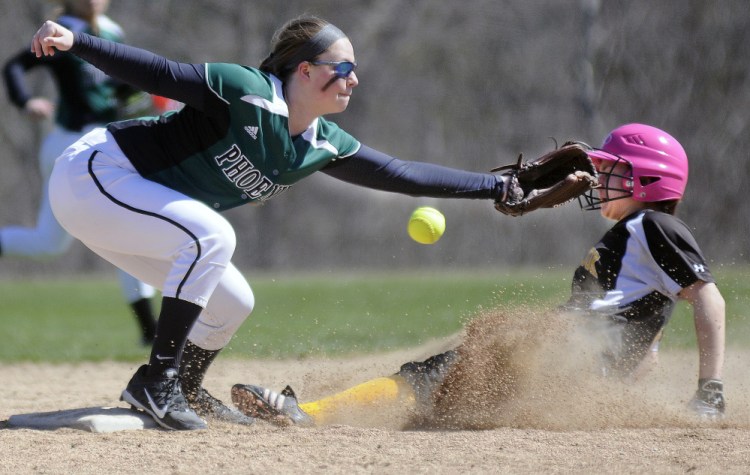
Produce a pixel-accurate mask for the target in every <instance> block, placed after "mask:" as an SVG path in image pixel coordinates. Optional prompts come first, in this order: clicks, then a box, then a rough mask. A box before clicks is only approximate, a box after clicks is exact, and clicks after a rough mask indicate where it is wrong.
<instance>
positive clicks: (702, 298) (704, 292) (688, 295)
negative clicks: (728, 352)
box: [680, 281, 726, 379]
mask: <svg viewBox="0 0 750 475" xmlns="http://www.w3.org/2000/svg"><path fill="white" fill-rule="evenodd" d="M680 297H682V298H684V299H685V300H687V301H688V302H690V304H691V305H692V307H693V318H694V320H695V333H696V337H697V340H698V350H699V352H700V376H699V377H700V378H711V379H721V376H722V369H723V368H722V367H723V364H724V346H725V342H724V340H725V328H726V324H725V304H724V298H723V297H722V296H721V293H720V292H719V288H718V287H716V284H709V283H706V282H700V281H699V282H696V283H694V284H693V285H691V286H690V287H687V288H685V289H683V290H682V292H680Z"/></svg>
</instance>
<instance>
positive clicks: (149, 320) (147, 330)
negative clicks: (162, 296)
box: [117, 269, 156, 345]
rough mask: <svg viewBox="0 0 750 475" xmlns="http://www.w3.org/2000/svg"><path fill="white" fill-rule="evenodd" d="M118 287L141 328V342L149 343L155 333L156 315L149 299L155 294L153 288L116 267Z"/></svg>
mask: <svg viewBox="0 0 750 475" xmlns="http://www.w3.org/2000/svg"><path fill="white" fill-rule="evenodd" d="M117 275H118V278H119V280H120V288H121V289H122V294H123V297H124V298H125V301H126V302H127V303H128V305H129V306H130V309H131V310H132V311H133V314H134V315H135V318H136V321H137V322H138V328H139V329H140V330H141V342H142V343H143V344H144V345H150V344H151V343H152V342H153V341H154V334H155V333H156V317H155V316H154V311H153V306H152V305H151V299H152V298H153V296H154V295H155V294H156V291H155V290H154V288H153V287H152V286H150V285H148V284H145V283H143V282H141V281H140V280H138V279H136V278H135V277H133V276H132V275H130V274H128V273H127V272H125V271H123V270H121V269H118V270H117Z"/></svg>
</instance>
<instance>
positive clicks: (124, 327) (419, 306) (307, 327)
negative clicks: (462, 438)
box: [0, 268, 750, 362]
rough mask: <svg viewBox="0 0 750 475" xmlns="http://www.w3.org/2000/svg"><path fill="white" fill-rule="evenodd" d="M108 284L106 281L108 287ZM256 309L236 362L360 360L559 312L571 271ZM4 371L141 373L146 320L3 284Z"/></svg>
mask: <svg viewBox="0 0 750 475" xmlns="http://www.w3.org/2000/svg"><path fill="white" fill-rule="evenodd" d="M717 275H718V278H719V284H720V288H721V290H722V292H723V294H724V297H725V299H726V301H727V308H728V312H727V315H728V328H729V330H728V332H727V335H728V341H729V343H730V344H736V345H746V344H747V342H748V341H750V322H748V319H747V315H746V314H745V313H744V312H745V309H746V308H748V303H749V301H750V280H749V279H748V278H747V277H748V276H749V275H750V270H746V269H738V268H726V269H719V271H718V272H717ZM97 277H99V276H97ZM250 280H251V284H252V286H253V289H254V291H255V296H256V308H255V312H254V313H253V315H252V316H251V317H250V318H249V319H248V320H247V321H246V322H245V323H244V324H243V326H242V327H241V328H240V330H239V331H238V332H237V334H236V336H235V338H234V339H233V340H232V342H231V343H230V345H229V347H228V349H227V354H231V355H233V356H235V357H253V358H288V357H303V358H304V357H310V356H314V355H320V354H326V355H333V356H335V355H348V354H354V353H369V352H373V351H384V350H392V349H397V348H403V347H408V346H413V345H418V344H420V343H423V342H425V341H428V340H430V339H433V338H439V337H444V336H447V335H450V334H453V333H455V332H456V331H458V330H459V329H460V328H461V327H462V326H463V325H464V324H465V323H466V321H467V319H469V318H471V317H472V316H473V315H476V314H477V313H478V312H479V311H481V309H486V308H491V307H494V306H496V305H499V304H503V305H505V304H511V305H516V304H523V305H528V306H534V307H541V308H551V307H553V306H555V305H557V304H559V303H562V302H564V301H565V300H566V298H567V295H568V292H569V286H570V284H569V280H570V271H568V270H561V269H557V268H555V269H540V270H519V271H513V272H508V273H503V274H490V273H460V272H450V271H441V270H434V271H429V272H424V273H422V274H404V273H395V274H366V275H365V274H348V273H325V274H313V275H301V276H294V277H291V276H279V277H276V278H273V277H261V278H251V279H250ZM0 298H1V299H2V301H3V302H4V305H3V307H2V311H0V334H2V335H3V340H4V343H3V344H2V345H0V361H6V362H8V361H50V362H77V361H100V360H120V361H139V360H143V359H144V358H145V357H146V356H147V355H148V349H147V348H143V347H141V346H140V345H139V344H138V332H137V329H136V325H135V320H134V318H133V317H132V316H131V315H130V313H129V309H128V308H127V307H126V306H125V304H124V303H123V301H122V298H121V297H120V291H119V287H118V285H117V283H116V281H115V279H114V278H113V277H112V278H110V277H104V278H71V279H54V280H42V279H36V280H29V281H11V280H5V281H0ZM691 315H692V314H691V311H690V308H689V307H688V306H687V305H685V304H680V305H679V306H678V309H677V311H676V312H675V315H674V317H673V320H672V322H670V324H669V326H668V327H667V332H666V336H665V340H664V345H663V348H665V349H668V348H675V347H688V346H694V345H695V336H694V330H693V324H692V316H691Z"/></svg>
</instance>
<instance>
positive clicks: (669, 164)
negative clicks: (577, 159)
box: [589, 124, 688, 202]
mask: <svg viewBox="0 0 750 475" xmlns="http://www.w3.org/2000/svg"><path fill="white" fill-rule="evenodd" d="M589 156H590V157H591V158H592V159H593V160H594V162H595V163H596V162H597V161H598V160H606V161H610V162H614V161H619V160H624V161H626V162H628V163H629V164H630V166H631V168H632V173H633V177H632V180H626V181H625V183H624V184H625V188H627V189H629V190H631V191H632V198H633V199H634V200H636V201H643V202H655V201H668V200H679V199H680V198H682V195H683V194H684V193H685V187H686V186H687V180H688V159H687V154H686V153H685V149H683V148H682V145H680V142H678V141H677V139H675V138H674V137H672V136H671V135H669V134H668V133H666V132H664V131H663V130H661V129H657V128H656V127H652V126H650V125H644V124H627V125H622V126H620V127H617V128H616V129H614V130H613V131H612V132H610V133H609V135H608V136H607V138H606V139H604V144H603V145H602V147H601V149H595V150H592V151H591V152H589Z"/></svg>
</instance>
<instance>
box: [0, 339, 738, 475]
mask: <svg viewBox="0 0 750 475" xmlns="http://www.w3.org/2000/svg"><path fill="white" fill-rule="evenodd" d="M441 344H443V343H441ZM435 349H436V345H427V346H425V347H423V348H419V349H416V350H411V351H403V352H396V353H389V354H385V355H378V356H372V357H366V358H356V359H348V360H341V361H338V360H334V361H332V360H305V361H288V362H279V361H238V360H231V359H219V360H218V361H217V362H216V363H215V367H214V368H212V372H211V373H209V377H208V380H207V381H206V386H207V388H208V389H209V390H210V391H212V392H213V393H215V394H216V395H217V396H221V397H224V398H226V399H228V392H229V388H230V386H231V385H232V384H233V383H236V382H257V383H261V384H265V385H271V386H273V387H276V388H279V389H280V388H281V387H283V385H284V384H286V383H293V385H294V386H295V389H296V390H297V392H298V394H299V395H300V398H301V399H304V400H309V399H311V398H314V397H318V396H322V395H325V394H328V393H330V392H331V391H334V390H337V389H342V388H344V387H347V386H348V385H350V384H353V383H356V382H360V381H363V380H365V379H367V378H369V377H373V376H379V375H383V374H389V373H390V372H393V371H394V370H395V369H396V368H398V365H399V364H400V363H402V362H404V361H407V360H409V359H413V358H420V357H423V356H429V355H430V354H431V353H432V352H433V351H434V350H435ZM748 358H750V354H748V353H747V352H739V351H730V352H729V354H728V359H727V374H726V378H725V379H726V382H727V397H728V401H729V410H728V414H727V418H726V419H725V421H723V422H721V423H714V424H705V423H704V424H701V423H698V422H696V421H694V420H692V419H691V418H689V417H687V416H686V415H685V414H684V413H683V411H682V405H683V404H684V403H685V402H686V401H687V399H688V397H689V395H690V393H691V392H692V390H693V385H694V384H695V383H694V379H695V378H694V376H693V375H694V374H695V355H694V354H693V353H692V352H690V353H688V352H686V353H681V352H679V353H678V352H671V353H667V352H665V354H664V355H662V363H661V365H660V367H659V368H658V369H657V370H656V371H655V372H653V373H652V374H651V375H649V376H648V377H647V378H646V379H645V380H644V381H643V382H640V383H639V384H638V385H637V386H633V387H629V388H627V387H619V388H615V389H616V391H613V392H616V393H617V394H608V393H607V392H606V391H605V390H604V389H602V390H599V391H597V392H596V393H595V394H570V393H568V398H567V400H561V397H562V395H564V394H566V391H564V390H561V388H560V387H557V388H554V387H551V386H550V387H548V388H547V389H546V390H544V391H540V392H539V393H538V394H536V395H534V396H533V397H532V396H531V395H529V394H526V396H525V397H526V398H527V403H528V404H526V403H522V404H517V405H515V406H514V407H509V408H508V409H507V411H506V416H507V417H505V418H504V419H502V420H499V421H498V424H497V426H496V427H492V428H487V429H484V430H461V429H458V430H455V429H454V430H403V429H402V423H403V421H404V419H403V417H402V416H403V415H399V414H378V415H377V417H375V418H371V419H370V420H362V419H356V418H355V419H352V420H351V421H350V423H348V424H346V425H334V426H328V427H322V428H314V429H302V428H296V427H291V428H278V427H274V426H271V425H268V424H265V423H257V424H255V425H254V426H252V427H239V426H232V425H227V424H218V423H214V424H212V425H211V428H210V429H209V430H207V431H199V432H191V433H175V432H166V431H161V430H140V431H122V432H115V433H109V434H96V433H90V432H84V431H81V430H75V429H58V430H55V431H38V430H29V429H11V428H7V427H6V425H5V423H4V422H3V423H2V428H1V429H0V446H2V448H3V451H2V453H3V456H2V459H3V461H2V463H1V464H0V472H2V473H107V472H110V473H157V472H159V473H259V472H262V471H274V472H279V473H288V472H292V471H294V472H302V473H375V472H377V473H397V472H406V473H453V472H459V473H466V472H471V473H490V472H506V473H507V472H510V473H602V472H611V473H747V472H748V467H749V466H750V396H748V391H747V389H748V383H750V375H748V371H747V370H746V367H747V364H746V362H747V361H749V360H748ZM134 370H135V365H130V364H123V363H100V364H93V363H92V364H81V365H59V366H52V365H45V364H20V365H2V366H0V374H2V376H3V381H4V384H3V386H2V388H1V389H0V420H3V421H5V420H7V419H8V418H9V417H10V416H11V415H14V414H22V413H28V412H34V411H41V412H46V411H55V410H61V409H73V408H80V407H91V406H118V405H122V403H119V402H118V400H117V399H118V396H119V392H120V390H121V389H122V387H123V385H124V384H125V383H126V382H127V380H128V379H129V378H130V376H131V373H132V372H133V371H134ZM556 385H557V384H556ZM573 387H575V388H578V389H580V386H577V385H573ZM645 401H648V402H645ZM487 404H488V406H490V407H492V404H491V402H487Z"/></svg>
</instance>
